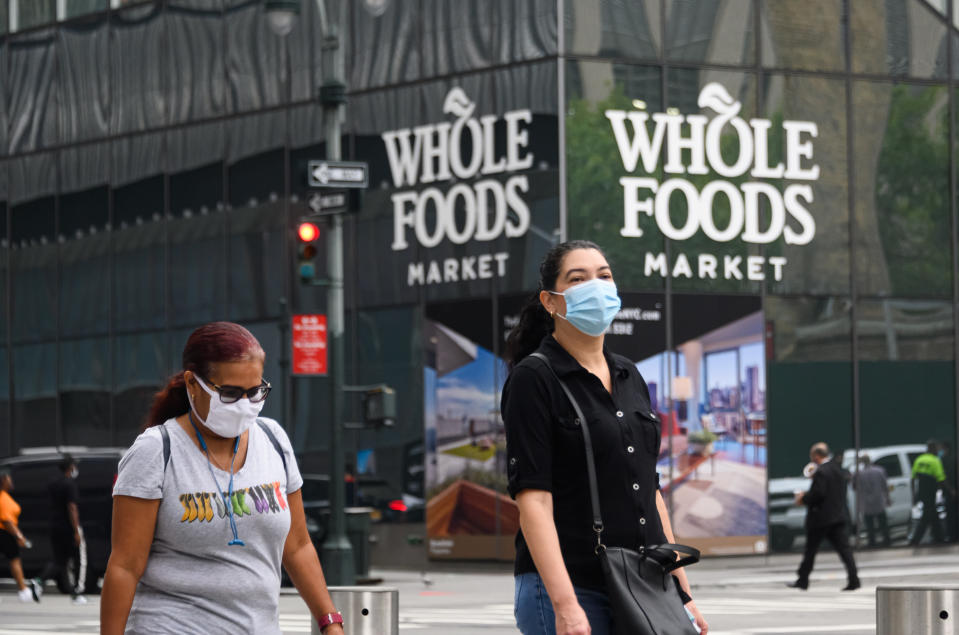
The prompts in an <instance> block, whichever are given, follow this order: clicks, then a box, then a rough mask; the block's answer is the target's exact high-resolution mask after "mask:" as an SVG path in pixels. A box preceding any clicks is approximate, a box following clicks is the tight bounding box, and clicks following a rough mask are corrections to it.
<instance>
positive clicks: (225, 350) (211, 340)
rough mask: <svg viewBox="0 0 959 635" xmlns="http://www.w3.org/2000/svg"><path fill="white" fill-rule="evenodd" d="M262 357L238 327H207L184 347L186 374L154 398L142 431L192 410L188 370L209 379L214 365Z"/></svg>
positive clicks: (223, 324)
mask: <svg viewBox="0 0 959 635" xmlns="http://www.w3.org/2000/svg"><path fill="white" fill-rule="evenodd" d="M263 356H264V353H263V347H262V346H260V342H258V341H257V339H256V338H255V337H253V334H252V333H250V332H249V331H248V330H246V329H245V328H243V327H242V326H240V325H239V324H234V323H233V322H210V323H209V324H204V325H203V326H201V327H200V328H198V329H197V330H195V331H193V333H191V334H190V337H189V339H187V341H186V346H184V347H183V370H181V371H180V372H178V373H177V374H176V375H174V376H173V377H171V378H170V380H169V381H168V382H167V385H166V386H165V387H164V388H163V389H162V390H160V391H159V392H158V393H156V394H155V395H154V396H153V405H152V406H151V407H150V414H149V415H147V421H146V424H144V426H143V428H144V429H146V428H149V427H152V426H156V425H159V424H161V423H163V422H164V421H166V420H167V419H171V418H173V417H178V416H180V415H182V414H185V413H186V412H188V411H189V410H190V401H189V399H187V395H186V381H185V380H184V377H183V373H184V371H188V370H189V371H191V372H193V373H195V374H197V375H199V376H200V377H201V378H202V379H207V378H208V377H209V376H210V374H211V373H212V372H213V366H214V364H218V363H222V362H245V361H252V360H255V359H262V358H263Z"/></svg>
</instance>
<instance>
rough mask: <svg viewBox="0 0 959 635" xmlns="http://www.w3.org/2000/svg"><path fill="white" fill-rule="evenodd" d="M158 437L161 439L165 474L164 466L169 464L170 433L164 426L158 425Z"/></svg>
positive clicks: (164, 470) (164, 469)
mask: <svg viewBox="0 0 959 635" xmlns="http://www.w3.org/2000/svg"><path fill="white" fill-rule="evenodd" d="M160 436H162V437H163V472H164V473H166V464H167V463H169V462H170V431H169V430H167V429H166V424H165V423H161V424H160Z"/></svg>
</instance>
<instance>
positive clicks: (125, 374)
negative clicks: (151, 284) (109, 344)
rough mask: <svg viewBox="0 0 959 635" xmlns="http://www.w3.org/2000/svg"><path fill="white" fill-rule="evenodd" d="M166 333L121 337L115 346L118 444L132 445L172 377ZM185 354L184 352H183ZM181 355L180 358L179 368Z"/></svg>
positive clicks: (114, 409)
mask: <svg viewBox="0 0 959 635" xmlns="http://www.w3.org/2000/svg"><path fill="white" fill-rule="evenodd" d="M165 341H166V336H165V334H163V333H141V334H138V335H121V336H117V337H116V338H114V343H113V355H114V360H113V367H114V374H113V377H114V379H113V422H114V423H113V425H114V428H115V429H116V443H118V444H119V445H125V444H127V443H131V442H132V441H133V439H134V438H136V435H137V434H139V432H140V428H141V426H142V425H143V423H144V421H145V420H146V416H147V412H148V411H149V408H150V404H151V403H152V397H153V393H155V392H156V391H157V390H159V389H160V388H161V384H162V382H163V381H164V378H165V377H167V376H168V375H169V374H171V373H169V372H168V369H167V364H166V360H165V359H164V343H165ZM180 354H182V348H181V350H180ZM180 354H178V355H177V357H176V359H177V365H178V366H179V360H180Z"/></svg>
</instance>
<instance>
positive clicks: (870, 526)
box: [852, 454, 892, 547]
mask: <svg viewBox="0 0 959 635" xmlns="http://www.w3.org/2000/svg"><path fill="white" fill-rule="evenodd" d="M859 465H860V468H859V471H858V472H857V473H856V475H855V476H854V477H853V481H852V484H853V488H854V489H855V490H856V503H857V507H858V508H859V513H860V514H861V515H862V519H863V523H864V524H865V525H866V535H867V537H868V540H869V546H870V547H875V546H876V530H877V527H878V530H879V532H880V533H881V534H882V546H883V547H888V546H889V545H890V544H891V541H890V540H889V519H888V518H886V508H887V507H889V506H890V505H892V500H891V499H890V498H889V481H888V480H887V478H886V470H884V469H882V467H880V466H878V465H874V464H873V462H872V459H870V458H869V455H868V454H863V455H862V456H861V457H859Z"/></svg>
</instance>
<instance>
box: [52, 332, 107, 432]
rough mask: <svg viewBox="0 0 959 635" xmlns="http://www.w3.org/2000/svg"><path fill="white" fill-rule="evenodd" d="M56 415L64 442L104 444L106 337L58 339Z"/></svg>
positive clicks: (105, 419) (105, 427)
mask: <svg viewBox="0 0 959 635" xmlns="http://www.w3.org/2000/svg"><path fill="white" fill-rule="evenodd" d="M58 379H59V382H60V383H59V396H60V419H61V426H62V429H63V442H64V443H65V444H68V445H71V444H72V445H94V446H95V445H108V444H110V443H111V436H112V435H111V433H110V354H109V342H108V340H107V339H106V338H99V339H81V340H66V341H61V342H60V372H59V376H58Z"/></svg>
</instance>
